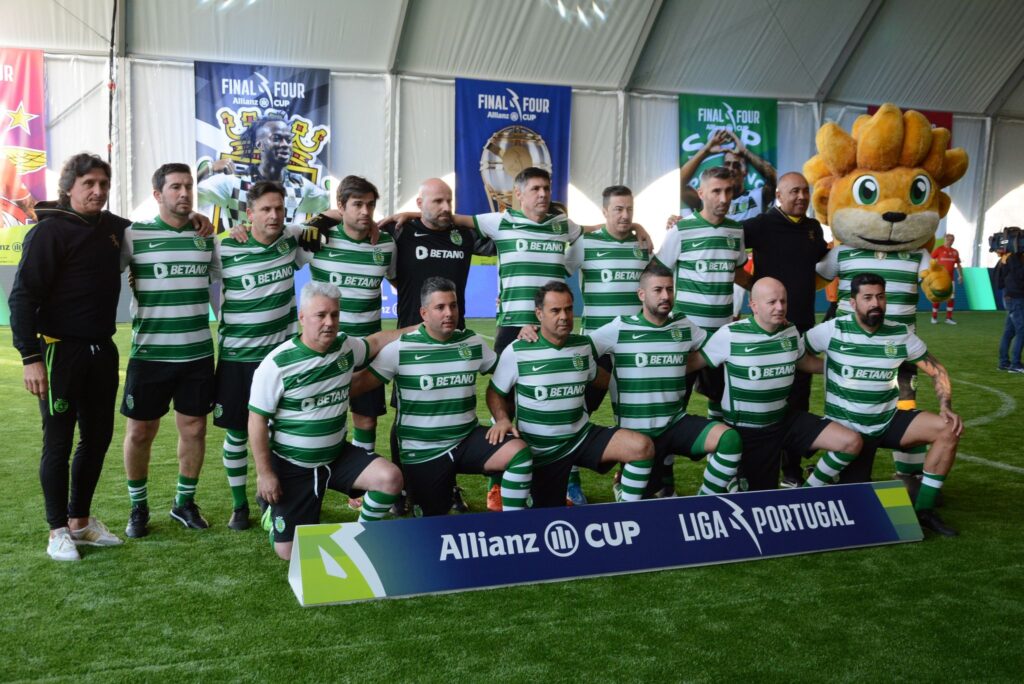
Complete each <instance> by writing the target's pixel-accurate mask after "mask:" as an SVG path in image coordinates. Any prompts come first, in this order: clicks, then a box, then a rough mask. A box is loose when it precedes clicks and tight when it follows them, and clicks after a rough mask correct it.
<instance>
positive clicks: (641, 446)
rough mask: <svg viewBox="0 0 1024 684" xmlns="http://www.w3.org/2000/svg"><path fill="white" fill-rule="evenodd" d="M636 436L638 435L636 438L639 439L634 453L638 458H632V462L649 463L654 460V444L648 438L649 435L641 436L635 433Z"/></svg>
mask: <svg viewBox="0 0 1024 684" xmlns="http://www.w3.org/2000/svg"><path fill="white" fill-rule="evenodd" d="M634 434H636V436H637V439H636V442H637V445H636V449H635V451H634V453H635V454H636V457H635V458H632V459H630V460H632V461H649V460H651V459H653V458H654V442H652V441H651V438H650V437H648V436H647V435H641V434H640V433H634Z"/></svg>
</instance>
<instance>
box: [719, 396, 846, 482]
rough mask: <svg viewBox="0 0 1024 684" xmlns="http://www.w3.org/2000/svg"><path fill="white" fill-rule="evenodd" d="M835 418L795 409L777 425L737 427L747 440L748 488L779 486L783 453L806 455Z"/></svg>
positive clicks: (743, 463)
mask: <svg viewBox="0 0 1024 684" xmlns="http://www.w3.org/2000/svg"><path fill="white" fill-rule="evenodd" d="M831 423H832V421H830V420H828V419H827V418H821V417H820V416H816V415H814V414H813V413H807V412H806V411H795V410H791V411H790V412H789V413H787V414H786V417H785V418H783V419H782V420H780V421H779V422H778V423H776V424H775V425H770V426H768V427H763V428H750V427H737V428H735V430H736V431H737V432H738V433H740V438H741V439H742V440H743V456H741V457H740V469H739V476H740V477H741V478H746V480H747V489H748V490H751V491H755V490H761V489H777V488H778V486H779V461H780V452H781V451H783V450H785V451H789V452H791V453H800V454H806V453H808V452H810V451H811V446H812V445H813V444H814V440H816V439H818V435H820V434H821V432H822V431H823V430H824V429H825V428H826V427H828V426H829V425H830V424H831Z"/></svg>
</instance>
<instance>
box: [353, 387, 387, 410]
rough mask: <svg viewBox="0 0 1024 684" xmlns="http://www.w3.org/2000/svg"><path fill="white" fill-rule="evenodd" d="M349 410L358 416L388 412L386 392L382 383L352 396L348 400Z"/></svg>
mask: <svg viewBox="0 0 1024 684" xmlns="http://www.w3.org/2000/svg"><path fill="white" fill-rule="evenodd" d="M349 410H351V411H352V413H354V414H356V415H359V416H370V417H372V418H376V417H377V416H383V415H384V414H385V413H387V412H388V407H387V393H386V392H385V390H384V385H381V386H379V387H375V388H374V389H372V390H370V391H369V392H366V393H364V394H359V395H356V396H354V397H352V399H351V400H349Z"/></svg>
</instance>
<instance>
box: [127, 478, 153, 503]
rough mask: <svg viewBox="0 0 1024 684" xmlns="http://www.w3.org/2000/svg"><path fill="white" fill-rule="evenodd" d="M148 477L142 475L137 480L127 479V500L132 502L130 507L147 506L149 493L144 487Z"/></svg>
mask: <svg viewBox="0 0 1024 684" xmlns="http://www.w3.org/2000/svg"><path fill="white" fill-rule="evenodd" d="M148 479H149V478H145V477H143V478H141V479H138V480H128V500H129V501H131V502H132V508H135V507H136V506H141V507H143V508H149V500H148V499H149V493H148V491H147V488H146V482H147V481H148Z"/></svg>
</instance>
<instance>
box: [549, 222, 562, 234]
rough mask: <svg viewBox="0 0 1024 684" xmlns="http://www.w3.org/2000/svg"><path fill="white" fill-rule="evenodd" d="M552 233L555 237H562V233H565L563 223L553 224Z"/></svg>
mask: <svg viewBox="0 0 1024 684" xmlns="http://www.w3.org/2000/svg"><path fill="white" fill-rule="evenodd" d="M551 232H553V233H554V234H555V235H561V234H562V233H564V232H565V224H563V223H562V222H561V221H559V222H558V223H552V224H551Z"/></svg>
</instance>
